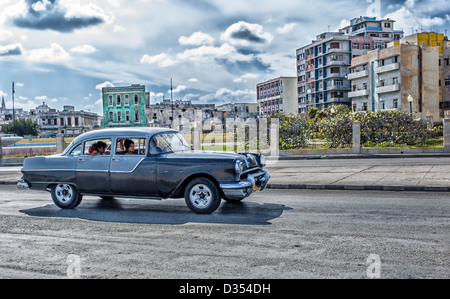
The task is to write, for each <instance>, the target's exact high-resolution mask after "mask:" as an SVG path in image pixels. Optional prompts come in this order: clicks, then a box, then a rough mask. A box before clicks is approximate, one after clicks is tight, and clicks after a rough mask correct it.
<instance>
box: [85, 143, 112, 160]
mask: <svg viewBox="0 0 450 299" xmlns="http://www.w3.org/2000/svg"><path fill="white" fill-rule="evenodd" d="M111 144H112V142H111V139H95V140H89V141H86V143H85V145H84V153H83V155H85V156H109V155H111Z"/></svg>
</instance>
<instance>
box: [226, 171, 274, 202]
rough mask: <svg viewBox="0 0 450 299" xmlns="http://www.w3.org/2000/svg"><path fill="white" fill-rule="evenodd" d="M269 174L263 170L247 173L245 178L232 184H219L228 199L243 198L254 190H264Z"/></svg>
mask: <svg viewBox="0 0 450 299" xmlns="http://www.w3.org/2000/svg"><path fill="white" fill-rule="evenodd" d="M269 179H270V175H269V174H268V173H267V171H265V170H259V171H258V172H256V173H252V174H249V175H248V176H247V179H245V180H242V181H240V182H237V183H233V184H220V188H221V189H222V191H223V193H224V195H225V197H226V198H228V199H237V200H240V199H243V198H246V197H248V196H250V195H251V194H252V193H253V191H254V190H256V189H259V190H260V191H262V190H264V189H265V188H266V186H267V183H268V182H269Z"/></svg>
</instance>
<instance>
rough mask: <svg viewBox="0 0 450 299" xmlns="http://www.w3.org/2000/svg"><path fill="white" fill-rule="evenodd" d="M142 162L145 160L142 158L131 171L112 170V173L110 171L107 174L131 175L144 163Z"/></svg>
mask: <svg viewBox="0 0 450 299" xmlns="http://www.w3.org/2000/svg"><path fill="white" fill-rule="evenodd" d="M144 160H145V158H142V159H141V160H140V161H139V162H138V163H137V164H136V166H134V168H133V169H132V170H131V171H124V170H114V171H112V170H110V171H109V172H111V173H133V172H135V171H136V168H138V166H139V165H141V163H142V161H144Z"/></svg>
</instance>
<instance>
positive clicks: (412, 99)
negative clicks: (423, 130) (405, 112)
mask: <svg viewBox="0 0 450 299" xmlns="http://www.w3.org/2000/svg"><path fill="white" fill-rule="evenodd" d="M413 101H414V98H413V97H412V96H411V95H408V103H409V113H410V114H411V116H412V103H413Z"/></svg>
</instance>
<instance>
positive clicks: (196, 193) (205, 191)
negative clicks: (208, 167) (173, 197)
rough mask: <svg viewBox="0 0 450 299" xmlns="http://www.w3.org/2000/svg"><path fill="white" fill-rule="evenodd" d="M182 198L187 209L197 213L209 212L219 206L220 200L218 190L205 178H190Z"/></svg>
mask: <svg viewBox="0 0 450 299" xmlns="http://www.w3.org/2000/svg"><path fill="white" fill-rule="evenodd" d="M184 199H185V201H186V204H187V206H188V207H189V209H191V211H193V212H194V213H197V214H211V213H212V212H214V211H215V210H216V209H217V208H218V207H219V205H220V202H221V198H220V194H219V190H218V189H217V187H216V185H215V184H214V183H213V182H211V180H209V179H207V178H196V179H194V180H192V181H191V182H190V183H189V184H188V185H187V186H186V190H185V191H184Z"/></svg>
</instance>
